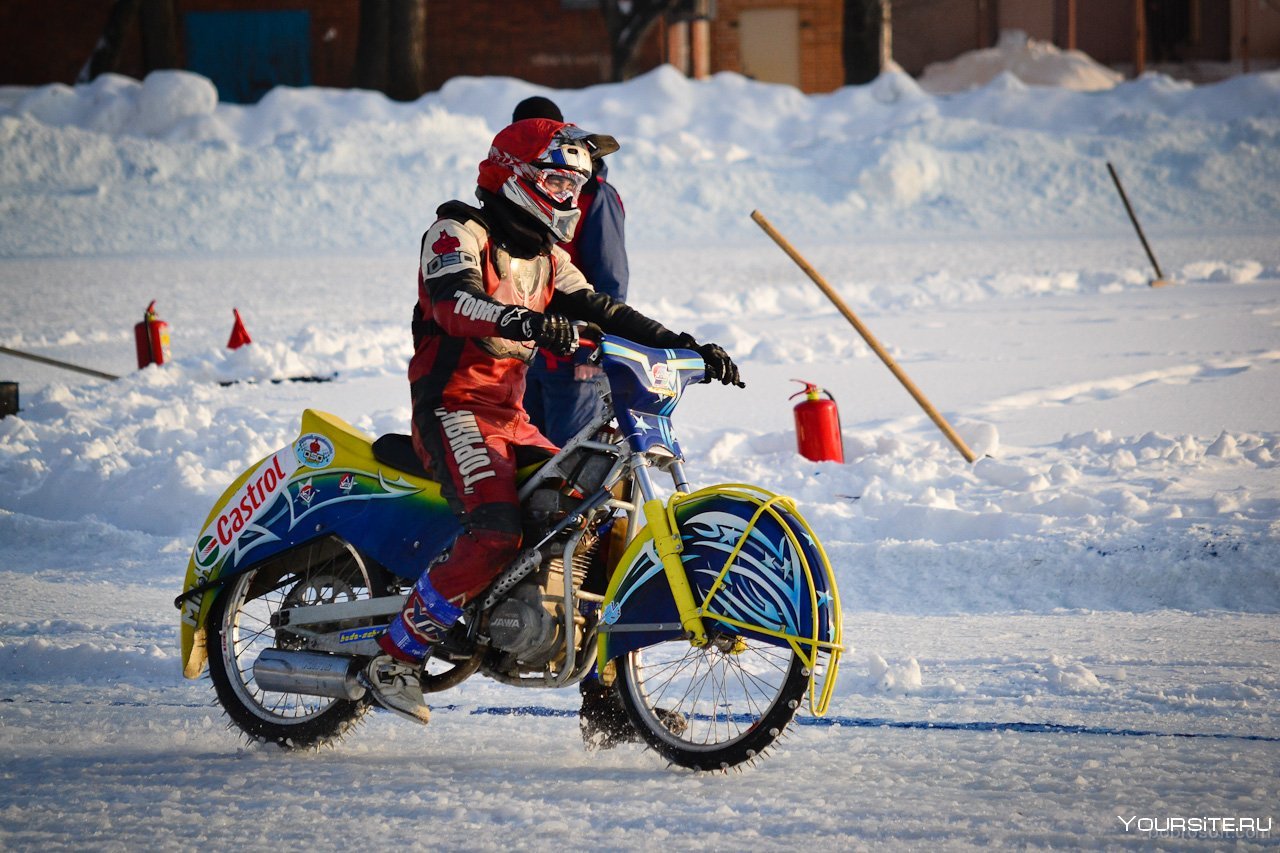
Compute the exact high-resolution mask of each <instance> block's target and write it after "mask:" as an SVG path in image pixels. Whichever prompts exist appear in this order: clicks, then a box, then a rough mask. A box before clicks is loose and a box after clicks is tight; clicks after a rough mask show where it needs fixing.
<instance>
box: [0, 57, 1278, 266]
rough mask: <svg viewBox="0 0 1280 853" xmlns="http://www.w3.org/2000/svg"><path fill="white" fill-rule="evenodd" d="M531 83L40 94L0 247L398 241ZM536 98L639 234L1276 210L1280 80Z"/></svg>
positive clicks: (113, 80) (31, 108)
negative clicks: (594, 149) (222, 98)
mask: <svg viewBox="0 0 1280 853" xmlns="http://www.w3.org/2000/svg"><path fill="white" fill-rule="evenodd" d="M1009 49H1011V48H1008V46H1006V47H1005V48H1004V49H1003V50H1005V51H1007V50H1009ZM1024 49H1025V50H1031V49H1032V46H1024ZM1036 49H1037V50H1038V49H1039V48H1036ZM1002 55H1003V54H1002ZM1055 79H1059V81H1060V82H1069V78H1067V79H1063V75H1061V74H1059V75H1058V77H1057V78H1055ZM545 91H546V90H541V89H538V88H537V87H533V86H531V85H529V84H526V83H522V82H520V81H515V80H491V79H478V78H461V79H457V80H453V81H450V82H449V83H448V84H447V85H446V86H445V87H444V88H442V89H441V90H440V91H438V92H433V93H430V94H427V95H424V96H423V97H422V98H420V99H419V100H417V101H416V102H414V103H409V104H401V103H394V102H391V101H389V100H388V99H386V98H385V97H384V96H382V95H381V94H377V93H370V92H360V91H337V90H323V89H301V90H300V89H276V90H274V91H273V92H271V93H270V94H268V95H267V97H265V98H264V99H263V100H262V101H261V102H260V103H258V104H256V105H254V106H251V107H243V106H234V105H227V104H216V103H214V102H213V101H212V100H211V97H212V94H211V93H212V92H213V89H212V84H210V83H209V81H207V80H204V79H202V78H200V77H197V76H195V75H192V74H189V73H185V72H158V73H156V74H152V75H151V76H149V77H148V78H147V80H146V81H144V82H143V83H138V82H136V81H131V80H127V79H125V78H121V77H116V76H110V75H107V76H104V77H101V78H99V79H98V80H97V81H95V82H94V83H92V84H89V85H84V86H78V87H75V88H71V87H67V86H62V85H53V86H46V87H41V88H38V89H35V90H32V91H30V92H28V93H26V94H25V95H24V96H23V97H21V98H18V99H17V100H16V102H14V103H13V104H12V106H8V107H0V143H2V144H3V149H2V152H3V153H0V191H2V192H3V195H4V198H5V199H7V203H6V204H4V205H3V207H0V255H5V256H42V255H50V254H55V255H61V254H92V253H103V252H107V253H113V252H156V251H160V252H187V251H280V250H289V251H314V250H334V249H339V250H386V249H391V248H400V247H404V246H406V245H412V244H413V243H414V242H415V241H416V239H417V236H418V235H419V233H420V231H421V229H422V227H423V226H424V220H425V219H426V218H428V217H429V215H430V213H431V211H432V210H434V208H435V206H436V205H437V204H439V203H440V202H441V201H444V200H447V199H449V198H454V197H458V198H464V199H465V198H470V197H471V195H472V192H473V189H474V180H475V167H476V164H477V163H478V162H479V160H480V159H481V158H482V157H483V156H484V154H485V152H486V151H487V148H488V142H489V140H490V139H491V138H492V135H493V134H494V133H495V132H496V131H497V130H498V129H499V128H500V127H501V126H502V124H503V123H505V121H506V120H507V118H508V116H509V109H510V105H511V104H514V103H515V102H516V101H517V100H518V99H519V98H521V97H523V96H526V95H528V94H533V93H535V92H538V93H541V92H545ZM549 94H552V95H554V97H555V98H556V99H557V100H558V101H559V102H560V104H561V107H562V108H563V109H564V111H565V113H566V114H567V115H568V116H570V117H571V118H573V119H574V120H576V121H577V122H578V123H579V124H581V125H583V126H585V127H589V128H593V129H599V130H602V131H608V132H610V133H612V134H614V135H615V136H617V137H618V138H619V139H620V140H621V142H622V144H623V149H622V151H621V152H619V153H618V154H617V155H615V156H614V157H613V158H611V174H612V176H613V178H614V179H615V183H616V184H617V185H618V186H619V188H620V190H621V192H622V194H623V197H624V199H625V201H626V204H627V209H628V212H629V214H630V217H629V228H630V234H631V238H632V241H633V243H634V244H635V245H639V246H669V245H673V244H675V245H697V244H698V243H700V242H707V241H714V242H716V243H722V244H723V243H725V242H726V241H728V242H729V243H742V242H746V241H753V240H754V239H756V237H757V236H758V235H757V233H756V229H755V226H754V225H753V224H752V223H751V222H750V221H749V220H748V218H747V214H748V213H749V212H750V211H751V210H753V209H756V208H759V209H760V210H762V211H764V212H765V214H766V215H768V216H769V217H770V218H771V219H772V220H773V221H775V223H777V224H779V225H780V226H782V227H784V228H785V231H786V232H787V233H791V234H798V233H804V234H808V235H810V236H811V237H813V238H814V239H821V240H845V239H848V238H849V236H850V235H851V234H857V235H859V236H862V237H871V236H874V235H910V234H916V233H921V232H924V231H931V232H952V233H979V232H984V231H991V230H996V231H1001V232H1022V233H1028V232H1031V233H1049V232H1084V233H1105V232H1109V231H1113V230H1115V229H1117V228H1125V227H1127V224H1126V221H1125V220H1124V218H1123V217H1124V213H1123V210H1122V209H1121V208H1120V206H1119V204H1118V201H1117V199H1116V197H1115V191H1114V188H1113V187H1112V186H1111V183H1110V181H1109V178H1108V176H1107V174H1106V171H1105V168H1104V163H1105V162H1106V161H1108V160H1111V161H1113V162H1115V163H1116V165H1117V167H1118V168H1119V170H1120V172H1121V174H1123V175H1124V176H1125V179H1126V181H1127V182H1128V184H1129V189H1130V193H1131V195H1132V196H1133V197H1134V199H1135V203H1136V204H1137V206H1138V207H1139V209H1140V212H1141V214H1142V216H1143V220H1144V224H1145V225H1146V226H1147V227H1148V229H1149V230H1150V231H1152V232H1154V233H1159V232H1160V231H1161V230H1164V229H1187V228H1203V227H1249V228H1255V229H1258V228H1268V227H1271V228H1274V227H1276V226H1277V225H1278V224H1280V153H1278V152H1280V72H1277V73H1272V74H1258V75H1252V76H1246V77H1241V78H1237V79H1233V80H1230V81H1228V82H1225V83H1222V84H1218V85H1216V86H1207V87H1201V88H1196V87H1193V86H1190V85H1188V84H1182V83H1176V82H1174V81H1173V80H1171V79H1169V78H1167V77H1161V76H1159V75H1148V76H1146V77H1144V78H1142V79H1141V80H1138V81H1134V82H1130V83H1124V84H1121V85H1117V86H1115V87H1114V88H1112V89H1110V90H1108V91H1102V92H1081V91H1073V90H1072V89H1070V88H1063V87H1058V88H1052V89H1049V88H1044V87H1041V86H1033V87H1029V86H1028V85H1026V83H1025V82H1023V81H1022V80H1020V79H1019V78H1018V77H1015V76H1013V75H1012V74H1008V73H1006V74H1003V75H1001V76H997V77H995V78H993V79H992V80H991V81H990V82H988V83H986V84H985V85H983V86H980V87H978V88H973V89H970V90H968V91H966V92H964V93H962V94H958V95H949V96H936V95H933V94H930V93H929V92H927V91H925V90H924V89H922V88H921V87H920V85H918V84H917V83H916V81H914V80H912V79H911V78H910V77H907V76H906V75H904V74H902V73H900V72H890V73H886V74H885V75H883V76H882V77H881V78H880V79H878V80H876V81H874V82H873V83H870V84H868V85H866V86H855V87H847V88H844V89H841V90H838V91H836V92H833V93H831V94H826V95H812V96H806V95H803V94H801V93H800V92H798V91H796V90H795V89H792V88H790V87H786V86H779V85H772V84H764V83H758V82H754V81H751V80H747V79H746V78H743V77H741V76H738V75H735V74H728V73H722V74H718V75H716V76H715V77H714V78H713V79H711V80H706V81H692V80H689V79H686V78H685V77H683V76H681V75H680V74H678V73H677V72H675V71H674V70H673V69H671V68H669V67H663V68H659V69H657V70H655V71H652V72H650V73H648V74H646V75H643V76H642V77H639V78H637V79H635V80H632V81H630V82H628V83H625V84H622V85H618V86H598V87H593V88H589V89H584V90H578V91H566V92H551V93H549ZM353 211H356V212H358V213H359V215H358V216H352V215H351V213H352V212H353Z"/></svg>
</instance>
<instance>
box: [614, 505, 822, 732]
mask: <svg viewBox="0 0 1280 853" xmlns="http://www.w3.org/2000/svg"><path fill="white" fill-rule="evenodd" d="M667 513H668V516H669V517H670V519H671V522H672V527H673V529H674V530H675V531H676V532H677V533H678V535H679V537H680V542H681V551H680V560H681V562H682V563H683V564H684V569H685V572H686V574H687V576H688V579H689V584H690V586H691V587H692V589H693V593H694V600H695V602H696V603H697V604H698V607H699V613H700V615H701V616H702V618H703V620H704V622H705V623H706V625H707V628H708V629H709V630H719V631H727V632H730V633H734V634H739V635H742V636H746V637H750V638H752V639H755V640H760V641H763V642H765V643H771V644H773V645H777V646H784V647H790V648H791V649H793V650H794V651H795V652H796V653H797V654H798V655H800V657H801V659H802V660H803V661H804V662H805V664H806V665H807V666H808V667H809V668H810V670H812V671H814V672H815V673H816V672H817V671H818V670H819V668H820V667H819V663H820V662H822V663H825V666H823V667H821V669H822V670H823V679H822V686H821V688H820V689H818V690H817V691H816V692H815V691H814V687H813V685H811V687H810V706H811V708H812V709H813V712H814V713H815V714H818V715H821V714H822V713H824V712H825V711H826V706H827V703H828V701H829V700H830V696H831V692H832V690H833V689H834V687H835V676H836V672H837V670H838V668H839V660H840V654H841V652H842V648H841V634H842V628H841V614H840V595H839V591H838V590H837V588H836V580H835V576H834V574H833V573H832V571H831V565H830V563H829V562H828V561H827V556H826V553H825V552H824V551H823V549H822V545H821V544H820V543H819V542H818V539H817V537H816V536H815V535H814V533H813V530H812V529H811V528H810V527H809V525H808V523H807V522H805V520H804V519H803V518H802V517H801V515H800V513H799V511H798V510H797V509H796V507H795V503H794V502H793V501H792V500H791V499H790V498H786V497H782V496H781V495H775V494H773V493H772V492H768V491H765V490H764V489H760V488H757V487H755V486H745V485H739V484H732V485H720V486H711V487H708V488H705V489H701V490H699V491H696V492H693V493H691V494H687V495H686V494H677V495H676V496H674V497H673V498H672V499H671V501H670V503H669V504H668V506H667ZM683 636H684V629H683V628H682V627H681V624H680V617H679V614H678V613H677V610H676V605H675V600H674V599H673V597H672V594H671V587H670V584H669V583H668V581H667V577H666V574H665V572H664V570H663V566H662V561H661V560H660V559H659V557H658V551H657V547H656V545H655V543H654V540H653V535H652V532H651V531H650V529H649V528H648V527H646V528H645V529H644V530H642V531H640V533H639V534H638V535H637V536H636V538H635V539H634V540H633V541H632V542H631V544H630V545H629V546H628V548H627V550H626V552H625V553H624V554H623V555H622V558H621V560H620V561H619V563H618V567H617V569H616V570H615V572H614V573H613V578H612V580H611V582H610V584H609V588H608V590H607V592H606V593H605V601H604V607H603V611H602V616H601V625H600V635H599V646H598V664H599V666H600V667H601V669H602V670H603V668H604V666H605V664H607V663H608V662H609V661H612V660H615V659H616V658H618V657H620V656H622V655H624V654H627V653H629V652H632V651H636V650H638V649H642V648H644V647H646V646H650V645H653V644H655V643H659V642H664V641H669V640H675V639H680V638H681V637H683Z"/></svg>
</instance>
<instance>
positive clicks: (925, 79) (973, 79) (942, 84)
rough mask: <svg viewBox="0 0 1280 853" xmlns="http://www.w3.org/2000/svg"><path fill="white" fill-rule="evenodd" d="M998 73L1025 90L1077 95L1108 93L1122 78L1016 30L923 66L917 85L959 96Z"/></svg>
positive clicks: (1086, 57) (1078, 54)
mask: <svg viewBox="0 0 1280 853" xmlns="http://www.w3.org/2000/svg"><path fill="white" fill-rule="evenodd" d="M1001 74H1011V75H1013V76H1014V77H1016V78H1017V79H1018V80H1020V81H1022V82H1023V83H1026V84H1027V85H1028V86H1053V87H1055V88H1059V89H1070V90H1072V91H1076V92H1096V91H1101V90H1104V89H1111V88H1113V87H1115V86H1116V85H1117V84H1119V83H1120V82H1121V81H1122V80H1123V79H1124V77H1123V75H1121V74H1119V73H1117V72H1115V71H1112V70H1111V69H1110V68H1107V67H1106V66H1105V65H1100V64H1098V63H1097V62H1094V61H1093V59H1092V58H1091V57H1090V56H1089V55H1088V54H1086V53H1082V52H1081V51H1078V50H1067V51H1064V50H1059V49H1058V48H1057V47H1055V46H1054V45H1052V44H1050V43H1049V42H1043V41H1037V40H1036V39H1032V38H1028V37H1027V34H1026V33H1024V32H1022V31H1020V30H1005V31H1004V32H1002V33H1000V39H999V41H997V42H996V46H995V47H991V48H986V49H985V50H974V51H969V52H968V53H963V54H961V55H960V56H958V57H956V58H955V59H952V60H949V61H947V62H935V63H932V64H931V65H928V66H926V67H925V69H924V73H922V74H921V75H920V86H921V88H923V89H925V90H926V91H929V92H932V93H934V94H936V95H943V94H949V93H954V92H964V91H966V90H968V89H976V88H978V87H979V86H985V85H986V84H988V83H990V82H991V81H992V80H994V79H995V78H996V77H998V76H1000V75H1001Z"/></svg>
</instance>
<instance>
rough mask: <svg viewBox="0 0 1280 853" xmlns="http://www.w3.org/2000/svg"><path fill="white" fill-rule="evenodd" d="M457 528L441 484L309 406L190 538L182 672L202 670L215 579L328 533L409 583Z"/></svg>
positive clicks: (182, 606) (183, 601) (192, 675)
mask: <svg viewBox="0 0 1280 853" xmlns="http://www.w3.org/2000/svg"><path fill="white" fill-rule="evenodd" d="M375 504H376V506H377V508H376V510H373V507H374V505H375ZM371 510H372V511H371ZM459 529H460V528H459V524H458V521H457V519H456V518H455V517H454V515H453V513H452V512H451V511H450V510H449V507H448V504H447V503H446V501H445V499H444V498H443V497H442V496H441V493H440V485H439V484H438V483H436V482H434V481H432V480H428V479H425V478H423V477H418V476H415V475H413V474H410V473H406V472H404V471H400V470H397V469H395V468H392V467H391V466H389V465H386V464H385V463H383V462H380V461H379V460H378V459H376V458H375V457H374V454H373V447H372V442H371V440H370V439H369V437H368V436H365V435H364V434H362V433H360V432H359V431H358V430H356V429H355V428H354V427H352V426H351V425H350V424H348V423H346V422H345V421H343V420H341V419H339V418H336V417H334V416H333V415H330V414H326V413H324V412H318V411H315V410H312V409H308V410H306V411H305V412H303V415H302V429H301V432H300V434H299V436H298V438H297V439H296V440H295V441H294V442H292V443H291V444H288V445H286V446H285V447H282V448H281V449H280V450H278V451H276V452H275V453H273V454H271V455H270V456H268V457H266V458H265V459H262V460H260V461H259V462H257V463H255V464H254V465H253V466H252V467H250V468H249V470H248V471H246V472H245V473H244V474H242V475H240V477H239V478H238V479H237V480H236V481H235V482H234V483H232V484H231V486H230V487H229V488H228V489H227V490H226V491H225V492H224V493H223V494H222V497H221V498H220V499H219V500H218V502H217V503H216V504H215V505H214V508H213V510H212V511H211V512H210V513H209V516H208V518H207V519H206V520H205V523H204V526H203V528H202V530H201V533H200V535H199V536H198V537H197V538H196V546H195V548H194V549H192V552H191V558H190V559H189V560H188V562H187V575H186V582H185V584H184V585H183V593H184V595H183V596H182V597H180V602H181V603H180V609H181V611H182V616H181V620H182V621H181V652H182V662H183V673H184V674H185V675H186V676H187V677H188V678H196V677H198V676H199V675H200V673H201V671H202V670H203V668H204V662H205V655H204V642H203V632H204V624H205V619H206V617H207V615H208V612H209V606H210V605H211V604H212V602H213V599H214V597H215V596H216V594H217V589H218V583H217V582H218V581H222V580H226V579H228V578H231V577H234V576H235V575H237V574H240V573H241V572H244V571H246V570H247V569H249V568H252V567H253V566H255V565H259V564H261V563H262V562H263V561H264V560H267V559H269V558H271V557H273V556H276V555H277V554H280V553H282V552H284V551H286V550H289V549H290V548H294V547H297V546H298V545H301V544H303V543H306V542H310V541H313V540H316V539H321V538H325V537H329V536H336V537H338V538H339V539H342V540H343V541H345V542H348V543H350V544H351V545H353V546H355V547H356V548H357V549H358V550H359V551H361V552H362V553H364V554H366V555H368V556H369V557H371V558H372V559H374V560H375V561H377V562H378V563H380V564H381V565H382V566H384V567H386V568H387V569H388V570H390V571H391V572H392V573H394V574H395V575H397V576H399V577H402V578H405V579H409V580H413V579H416V578H417V577H418V576H419V575H420V574H421V573H422V570H423V568H424V567H425V566H427V565H428V564H429V563H430V561H431V559H432V558H433V557H434V556H435V555H436V554H437V553H439V552H440V551H441V550H443V549H444V547H445V546H447V545H448V544H449V543H450V542H451V541H452V540H453V538H454V537H455V536H456V535H457V533H458V530H459ZM194 590H203V591H199V592H193V591H194Z"/></svg>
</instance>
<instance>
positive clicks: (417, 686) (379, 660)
mask: <svg viewBox="0 0 1280 853" xmlns="http://www.w3.org/2000/svg"><path fill="white" fill-rule="evenodd" d="M422 667H423V664H422V663H409V662H406V661H402V660H399V659H398V658H396V657H393V656H392V655H378V656H377V657H376V658H374V659H373V660H371V661H369V665H368V666H366V667H365V668H364V671H363V672H361V673H360V675H359V677H358V681H359V682H360V683H361V684H363V685H364V686H365V687H366V688H368V690H369V694H370V695H371V696H373V699H374V701H375V702H377V703H378V704H379V705H381V706H382V707H384V708H386V709H387V710H388V711H391V712H392V713H395V714H399V715H400V716H402V717H404V718H405V719H407V720H412V721H413V722H415V723H421V724H422V725H424V726H425V725H426V724H427V721H428V720H430V719H431V710H430V709H429V708H427V701H426V700H425V699H424V698H422V680H421V678H422Z"/></svg>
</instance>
